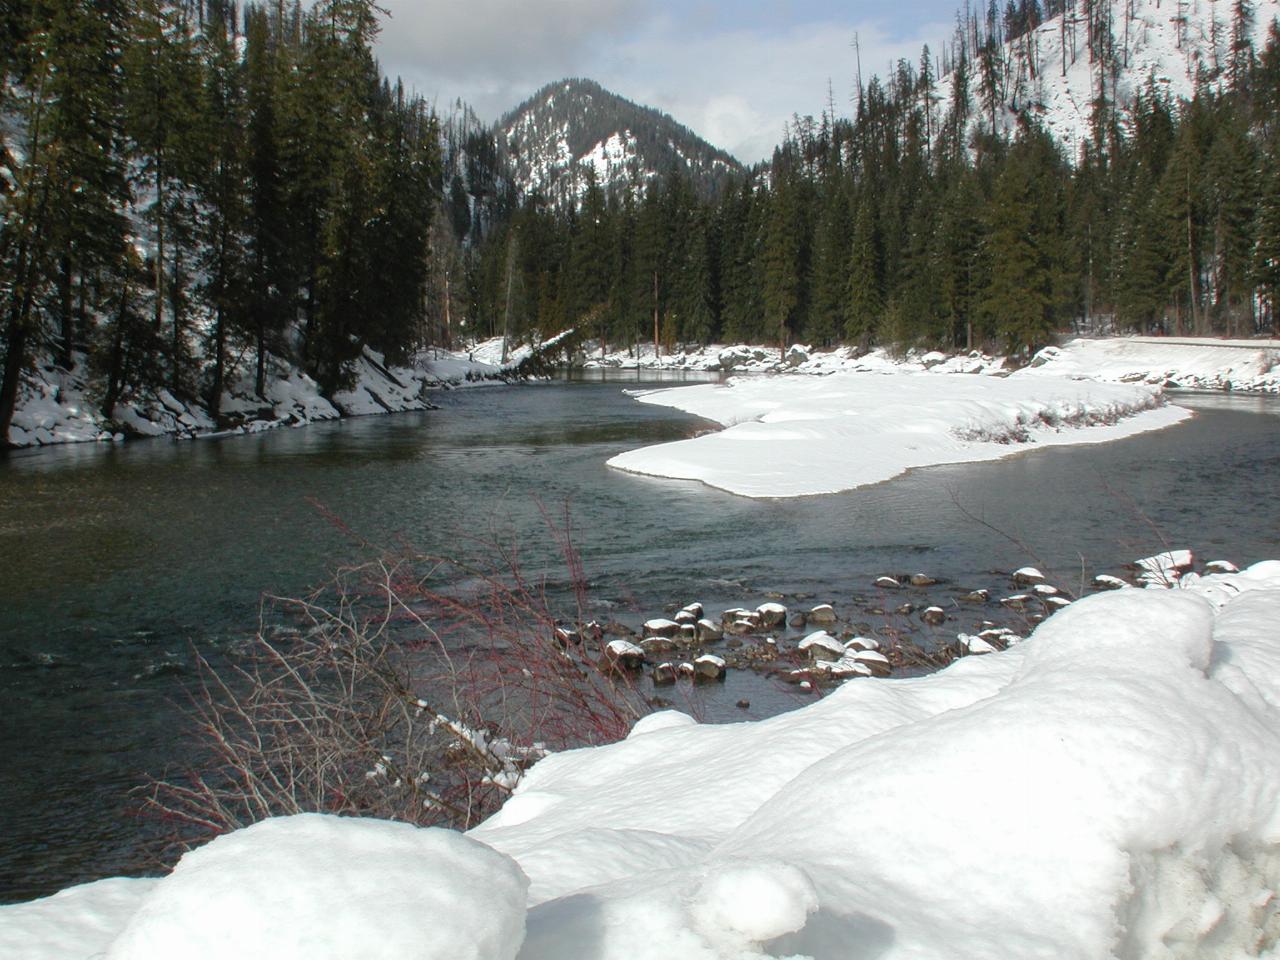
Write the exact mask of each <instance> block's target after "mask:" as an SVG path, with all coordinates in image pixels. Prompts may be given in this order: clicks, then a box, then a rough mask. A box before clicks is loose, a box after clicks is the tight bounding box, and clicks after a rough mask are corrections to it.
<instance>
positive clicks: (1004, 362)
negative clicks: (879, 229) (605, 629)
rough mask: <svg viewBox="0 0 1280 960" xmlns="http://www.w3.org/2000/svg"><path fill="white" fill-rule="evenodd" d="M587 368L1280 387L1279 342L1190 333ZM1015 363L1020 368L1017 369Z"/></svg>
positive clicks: (590, 360) (640, 352) (706, 351)
mask: <svg viewBox="0 0 1280 960" xmlns="http://www.w3.org/2000/svg"><path fill="white" fill-rule="evenodd" d="M580 362H581V364H582V366H583V367H585V368H587V369H635V368H640V369H652V370H698V371H709V372H719V373H800V374H813V375H817V376H825V375H829V374H833V373H845V372H850V373H924V372H930V373H939V374H946V373H970V374H986V375H989V376H996V377H1005V376H1010V375H1017V376H1022V375H1047V376H1060V377H1071V378H1077V379H1087V380H1101V381H1106V382H1115V383H1147V384H1152V385H1155V386H1163V387H1168V388H1170V389H1178V388H1183V389H1193V390H1222V391H1235V392H1243V393H1280V340H1214V339H1196V338H1190V337H1112V338H1106V339H1088V338H1074V339H1070V340H1067V341H1065V342H1064V343H1063V344H1062V345H1061V346H1053V347H1045V348H1044V349H1043V350H1041V351H1040V352H1039V353H1037V354H1036V355H1035V357H1033V358H1032V360H1031V362H1030V363H1028V364H1027V365H1026V366H1025V367H1024V368H1022V369H1016V368H1015V365H1014V364H1012V363H1011V362H1010V360H1009V358H1007V357H1001V356H993V355H990V354H984V353H981V352H979V351H972V352H970V353H957V354H946V353H942V352H940V351H936V350H935V351H923V350H908V351H906V352H905V353H896V352H894V351H890V350H887V349H885V348H883V347H877V348H876V349H874V350H871V351H869V352H861V351H858V350H857V349H855V348H853V347H837V348H835V349H831V350H822V349H815V348H813V347H809V346H805V345H803V344H797V345H794V346H791V347H789V348H788V349H787V350H786V351H781V350H779V348H777V347H751V346H723V345H711V346H706V347H695V348H689V349H684V350H676V351H673V352H668V353H660V354H655V353H654V351H653V347H652V345H650V344H641V345H639V347H638V348H637V350H636V351H635V352H634V353H633V352H631V351H627V350H620V351H614V352H611V353H607V354H605V355H604V356H601V355H600V354H599V353H598V352H596V351H587V352H586V353H584V354H583V356H582V357H581V358H580ZM1015 369H1016V373H1015Z"/></svg>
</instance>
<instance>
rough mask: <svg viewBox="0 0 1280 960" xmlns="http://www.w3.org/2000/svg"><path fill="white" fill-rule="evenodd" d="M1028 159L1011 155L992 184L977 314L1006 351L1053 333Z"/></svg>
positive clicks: (1041, 340) (1025, 346) (1028, 346)
mask: <svg viewBox="0 0 1280 960" xmlns="http://www.w3.org/2000/svg"><path fill="white" fill-rule="evenodd" d="M1033 173H1034V172H1033V170H1032V169H1031V165H1030V162H1029V159H1028V157H1027V155H1026V154H1025V153H1024V152H1016V153H1014V154H1013V155H1011V157H1010V159H1009V162H1008V163H1007V164H1006V165H1005V167H1004V170H1003V172H1002V173H1001V174H1000V176H999V178H998V179H997V181H996V184H995V194H994V195H993V197H992V202H991V207H990V210H989V212H988V215H987V235H986V243H985V245H984V248H983V255H984V257H985V259H986V261H987V264H986V271H987V276H988V277H989V281H988V284H987V287H986V290H985V291H984V295H983V297H982V298H981V303H980V309H981V312H982V313H983V314H984V315H985V317H986V319H987V322H988V323H989V325H990V328H991V330H992V331H993V332H995V333H996V334H997V335H998V336H999V337H1000V338H1001V339H1002V340H1003V341H1004V343H1005V346H1006V348H1007V349H1008V350H1010V351H1016V350H1021V349H1025V350H1027V351H1031V350H1033V349H1034V348H1035V347H1037V346H1039V345H1041V344H1043V343H1044V342H1045V341H1046V339H1047V337H1048V335H1049V332H1050V331H1051V329H1052V321H1051V315H1050V302H1051V287H1052V283H1051V278H1050V275H1049V270H1048V268H1047V265H1046V262H1045V255H1044V251H1043V249H1042V248H1041V245H1040V242H1039V238H1038V237H1037V236H1036V231H1035V219H1036V197H1035V187H1036V181H1035V177H1034V175H1033Z"/></svg>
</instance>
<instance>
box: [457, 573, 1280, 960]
mask: <svg viewBox="0 0 1280 960" xmlns="http://www.w3.org/2000/svg"><path fill="white" fill-rule="evenodd" d="M1277 625H1280V563H1268V564H1262V565H1259V566H1257V567H1254V568H1253V569H1251V570H1249V571H1246V572H1245V573H1244V574H1239V575H1225V576H1215V577H1209V578H1205V579H1203V580H1200V579H1194V578H1193V579H1192V580H1191V582H1190V583H1187V584H1184V586H1183V588H1181V589H1177V590H1128V591H1122V592H1117V593H1114V594H1100V595H1097V596H1094V597H1090V598H1088V599H1086V600H1084V601H1081V602H1079V603H1077V604H1075V605H1073V606H1072V607H1071V608H1069V609H1067V610H1066V611H1064V612H1062V613H1060V614H1058V615H1056V616H1055V617H1054V618H1052V619H1051V620H1049V621H1048V622H1047V623H1046V624H1044V625H1043V626H1041V627H1040V628H1039V629H1038V630H1037V631H1036V632H1035V634H1033V635H1032V637H1031V638H1030V639H1029V640H1028V641H1027V642H1026V643H1024V644H1022V645H1020V646H1018V647H1015V648H1013V649H1011V650H1009V651H1007V652H1004V653H993V654H989V655H987V656H985V657H982V658H966V659H964V660H961V661H959V662H958V663H957V664H955V665H954V666H952V667H951V668H949V669H947V670H945V671H943V672H941V673H939V674H937V675H934V676H932V677H928V678H924V679H916V680H894V681H870V680H864V681H859V682H857V683H854V684H850V685H847V686H845V687H843V688H841V689H840V690H838V691H837V692H836V693H834V694H833V695H831V696H830V697H828V698H827V699H825V700H823V701H820V702H819V703H817V704H814V705H812V706H810V707H806V708H804V709H802V710H798V711H796V712H794V713H791V714H786V715H783V716H781V717H776V718H774V719H773V720H769V721H762V722H757V723H744V724H737V725H733V726H720V727H674V728H671V729H661V728H659V729H656V730H653V731H651V732H649V733H647V734H646V735H645V736H643V737H637V738H632V739H629V740H627V741H624V742H623V743H620V744H616V745H613V746H609V747H603V748H596V749H590V750H582V751H577V752H574V753H566V754H561V755H558V756H554V757H550V758H548V759H546V760H544V761H542V762H541V763H539V764H538V765H537V766H536V767H534V769H533V770H532V771H531V772H530V774H529V776H528V778H527V779H526V781H525V782H524V783H523V784H522V785H521V787H520V788H519V789H518V790H517V792H516V795H515V797H514V798H513V799H512V801H511V802H510V803H509V804H508V809H506V810H504V811H502V812H500V813H499V814H498V815H497V816H495V817H494V818H492V819H491V820H490V821H489V822H487V823H486V824H484V825H482V826H481V827H480V828H479V829H477V830H475V831H473V833H472V835H473V836H476V837H478V838H481V839H483V840H485V841H486V842H488V843H490V844H492V845H493V846H495V847H497V848H498V849H501V850H506V851H507V852H509V853H511V854H512V855H513V856H515V857H516V858H517V859H518V860H520V861H521V863H522V865H523V866H524V868H525V870H526V872H528V873H529V875H530V879H531V881H532V887H531V910H530V914H529V936H528V940H527V942H526V945H525V949H524V950H523V951H522V953H521V957H522V960H537V958H544V957H545V958H552V957H554V958H557V960H574V958H592V960H613V958H619V960H622V958H628V960H632V958H649V957H652V958H659V957H680V958H708V960H710V958H719V957H735V958H736V957H746V956H786V955H797V956H806V957H813V958H817V960H836V958H845V957H864V956H865V957H871V956H874V957H878V958H883V960H893V958H906V957H912V958H933V957H936V958H940V960H941V958H948V960H962V958H970V957H972V958H984V960H986V958H991V957H1032V956H1039V957H1054V958H1080V960H1097V958H1102V957H1118V958H1122V960H1138V958H1157V957H1159V958H1173V957H1184V958H1190V957H1200V958H1212V957H1243V956H1263V955H1266V954H1267V952H1268V951H1273V950H1274V948H1275V946H1276V943H1277V938H1280V913H1278V908H1277V902H1276V894H1275V890H1276V882H1277V880H1280V751H1277V750H1276V749H1275V743H1276V742H1277V741H1276V738H1277V734H1280V632H1278V631H1277V629H1276V628H1277ZM521 808H523V809H524V810H526V811H529V810H533V809H536V813H534V814H533V815H531V816H523V817H511V816H510V813H514V812H515V811H516V810H517V809H521ZM509 811H510V812H509ZM517 820H518V821H519V822H515V821H517ZM642 832H643V835H644V836H645V838H646V839H645V842H644V844H643V845H641V844H639V843H637V841H636V839H635V838H636V837H637V835H638V834H641V833H642ZM587 837H590V846H592V847H594V848H595V849H594V855H593V856H586V857H584V854H585V852H586V849H587V848H584V845H583V844H584V839H585V838H587ZM663 839H665V841H666V843H667V844H668V845H669V846H670V847H671V848H672V852H671V853H670V854H669V861H668V863H666V864H665V865H664V866H663V867H661V868H659V869H655V868H654V863H653V858H652V857H651V856H644V855H643V851H646V850H652V849H653V848H654V847H656V846H658V844H659V843H660V841H661V840H663ZM708 843H710V844H711V845H712V846H711V849H710V852H709V853H705V854H704V853H702V852H701V851H703V850H705V849H706V846H707V844H708ZM568 850H573V851H574V852H575V853H576V855H577V856H576V857H570V856H568V855H558V851H568ZM582 859H586V860H589V861H590V862H591V863H592V865H593V866H592V867H591V868H589V869H584V868H582V867H580V866H579V865H578V864H579V863H580V862H581V861H582ZM605 861H608V862H611V863H612V864H613V866H614V867H615V869H614V871H613V872H614V873H615V874H616V876H615V877H614V879H612V881H605V880H604V878H603V877H602V871H601V870H600V869H599V868H598V864H599V863H601V862H605ZM765 890H768V891H769V892H768V893H767V894H765V893H763V891H765ZM810 891H812V894H813V895H815V896H816V903H814V902H813V901H810V900H809V899H808V898H809V896H810ZM763 904H768V906H767V907H765V906H762V905H763ZM712 905H713V906H712ZM815 907H816V909H814V908H815ZM710 918H714V919H710ZM786 927H792V928H796V929H794V931H793V932H791V933H789V934H787V935H785V936H783V937H782V938H781V939H773V938H774V937H775V936H777V935H778V933H779V931H782V930H784V929H785V928H786ZM766 941H767V942H766ZM1273 955H1274V954H1273Z"/></svg>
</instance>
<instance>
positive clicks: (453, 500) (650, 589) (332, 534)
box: [0, 381, 1280, 901]
mask: <svg viewBox="0 0 1280 960" xmlns="http://www.w3.org/2000/svg"><path fill="white" fill-rule="evenodd" d="M622 390H623V385H620V384H618V383H616V382H599V381H595V382H557V383H551V384H539V385H531V386H521V387H512V388H495V389H479V390H472V391H458V392H455V393H449V394H444V395H442V396H441V397H440V398H439V402H440V403H441V406H442V409H441V410H439V411H433V412H428V413H421V414H401V415H396V416H387V417H374V418H368V419H361V420H350V421H344V422H339V423H332V424H320V425H316V426H312V427H308V428H305V429H301V430H280V431H275V432H271V433H267V434H262V435H259V436H251V437H235V438H227V439H223V440H213V441H200V442H192V443H174V442H169V441H151V442H139V443H134V444H128V445H124V446H91V447H76V448H64V449H50V450H39V451H31V452H27V453H23V454H19V455H16V456H13V457H10V458H9V459H8V460H7V461H0V901H4V900H18V899H25V898H28V897H31V896H37V895H40V894H44V893H49V892H52V891H54V890H56V889H59V888H61V887H64V886H67V885H69V884H71V883H75V882H79V881H83V880H88V879H94V878H96V877H100V876H104V875H111V874H116V873H121V872H126V871H136V869H137V868H138V864H137V863H136V854H135V852H134V846H133V838H134V837H135V836H136V833H137V830H138V825H137V824H136V823H135V822H133V821H132V820H131V819H130V815H129V813H128V811H129V809H130V808H131V801H130V800H129V797H128V795H127V794H128V791H129V789H130V788H132V787H134V786H136V785H137V784H138V783H139V781H140V775H141V772H142V771H143V770H147V769H153V770H154V769H158V768H159V767H160V766H162V765H164V764H165V763H169V762H174V761H175V760H180V759H181V757H182V756H183V754H184V750H185V749H186V740H185V735H186V734H185V730H184V728H183V721H182V719H181V711H180V710H179V708H178V702H179V701H180V700H181V696H182V694H181V690H182V686H181V684H182V681H183V680H184V678H185V677H187V676H189V674H186V673H184V672H183V671H184V670H185V669H186V668H187V667H188V666H189V664H190V659H191V651H192V649H193V648H196V649H202V650H216V649H217V648H219V647H220V646H221V645H224V644H226V643H228V642H233V641H234V640H236V639H237V638H239V637H242V636H244V635H245V634H247V633H251V632H252V631H253V629H254V628H255V626H256V622H257V611H258V601H259V597H260V595H261V594H262V593H263V592H264V591H268V592H273V593H277V594H284V595H290V594H297V593H299V592H301V591H304V590H305V589H306V588H307V587H308V586H309V585H312V584H315V583H317V582H319V581H321V580H322V579H323V578H324V576H325V573H326V571H327V570H329V569H331V568H332V567H333V566H334V565H336V564H339V563H341V562H343V561H345V560H350V559H356V558H358V557H359V556H360V555H361V548H359V547H357V546H355V545H354V544H353V542H352V539H351V538H350V536H348V535H347V534H346V533H344V532H343V531H342V530H340V529H338V527H337V526H335V525H334V524H333V523H332V522H330V520H328V519H326V518H325V517H324V516H322V515H321V512H320V511H319V510H318V509H317V506H316V504H322V505H323V506H324V508H325V509H327V510H328V511H330V512H331V513H332V514H333V515H336V516H337V517H340V518H341V520H342V522H343V523H344V524H346V525H347V526H348V527H349V528H350V529H351V530H352V531H355V532H357V533H358V534H360V535H361V536H363V537H365V538H367V539H368V540H371V541H373V542H376V543H389V542H391V541H392V540H394V539H396V538H397V537H403V538H405V539H407V540H409V541H410V542H412V543H414V544H416V545H419V546H420V547H422V548H423V549H426V550H432V551H441V552H451V551H453V550H457V549H460V548H461V543H462V538H464V537H466V536H467V535H468V534H470V533H474V532H477V531H479V532H481V533H483V532H485V531H488V530H491V529H492V530H497V531H498V532H500V533H501V534H502V535H503V536H505V537H511V536H514V537H517V538H518V539H519V540H520V542H521V543H522V545H523V552H524V556H525V560H526V565H527V566H528V567H529V568H530V569H532V570H534V571H535V572H536V571H537V570H541V569H546V570H548V571H551V572H552V573H553V575H556V574H558V571H559V566H558V564H557V563H556V552H555V550H554V548H553V547H552V545H551V544H550V543H549V538H548V537H547V536H546V533H545V527H544V526H543V520H542V517H541V512H540V508H539V503H541V504H543V505H545V506H546V507H548V508H549V509H551V510H552V511H562V510H563V509H564V507H565V505H566V504H567V505H568V508H569V511H570V513H571V516H572V518H573V524H574V527H575V529H576V538H575V539H576V542H577V544H578V545H579V547H580V548H581V551H582V554H583V559H584V562H585V566H586V569H587V573H588V576H589V578H590V581H591V585H592V593H593V596H594V597H595V598H596V599H597V600H598V601H599V602H600V604H601V608H602V610H607V611H608V612H610V613H611V615H614V616H617V617H619V618H620V619H630V620H632V621H633V622H638V621H639V620H640V619H643V618H644V617H647V616H653V615H656V614H659V613H661V611H662V609H663V607H664V606H665V605H666V604H668V603H671V602H678V603H681V604H683V603H685V602H687V601H690V600H694V599H698V600H702V601H703V602H704V603H706V604H707V605H708V607H711V608H715V607H717V606H720V607H723V606H730V605H739V604H742V605H746V604H751V605H754V604H756V603H759V602H760V601H761V600H763V599H764V594H765V593H766V592H768V591H775V590H776V591H783V592H787V593H795V592H805V593H808V594H813V595H815V596H816V597H819V598H822V599H828V600H833V601H836V602H837V603H839V602H840V601H842V600H843V601H845V602H846V603H848V602H851V599H852V597H853V596H854V595H855V594H861V595H867V594H868V593H870V589H869V584H870V582H871V580H872V579H874V577H875V576H877V575H879V574H882V573H886V572H889V573H904V572H905V573H910V572H914V571H917V570H919V571H925V572H928V573H930V574H932V575H934V576H939V577H944V578H948V579H950V580H952V581H955V582H956V583H957V584H964V585H966V586H992V587H994V588H995V589H997V590H998V589H1001V588H1002V586H1003V583H1004V581H1003V580H1002V578H1001V577H1000V576H998V575H996V574H993V573H991V572H990V571H992V570H1008V569H1011V568H1013V567H1016V566H1019V565H1021V564H1023V563H1027V562H1032V561H1034V562H1037V563H1038V564H1042V565H1044V566H1046V567H1049V568H1051V569H1052V570H1053V571H1054V572H1056V573H1057V575H1058V576H1059V578H1060V579H1062V580H1071V579H1073V578H1077V579H1078V577H1079V574H1080V570H1081V567H1082V563H1083V566H1084V567H1085V568H1087V570H1088V571H1089V573H1093V572H1095V571H1114V570H1116V569H1117V568H1118V566H1119V565H1120V564H1121V563H1123V562H1125V561H1128V560H1132V559H1134V558H1136V557H1140V556H1145V555H1147V554H1150V553H1153V552H1156V551H1159V550H1161V549H1164V547H1165V545H1166V543H1165V541H1167V543H1168V545H1171V546H1190V547H1193V548H1196V549H1197V551H1198V553H1200V554H1201V555H1204V556H1208V555H1213V556H1223V557H1226V558H1229V559H1233V560H1235V561H1236V562H1239V563H1242V564H1243V563H1248V562H1252V561H1255V560H1259V559H1263V558H1270V557H1280V498H1277V497H1276V496H1275V495H1274V487H1275V485H1276V484H1277V482H1278V481H1280V429H1277V427H1280V420H1278V419H1277V416H1276V414H1277V413H1280V403H1277V402H1276V401H1274V400H1262V399H1247V398H1245V399H1241V398H1224V397H1186V398H1183V402H1185V403H1187V404H1189V405H1192V406H1194V407H1195V408H1196V410H1197V412H1198V415H1197V416H1196V418H1195V419H1193V420H1191V421H1189V422H1187V423H1185V424H1182V425H1179V426H1177V427H1174V428H1172V429H1169V430H1166V431H1162V432H1159V433H1154V434H1147V435H1144V436H1140V437H1136V438H1133V439H1130V440H1125V441H1120V442H1118V443H1113V444H1104V445H1100V446H1082V447H1059V448H1054V449H1050V450H1044V451H1038V452H1032V453H1029V454H1025V455H1021V456H1018V457H1014V458H1011V459H1009V460H1005V461H1002V462H999V463H989V464H975V465H957V466H948V467H939V468H933V469H929V470H922V471H917V472H915V473H913V474H910V475H908V476H905V477H901V478H899V479H897V480H894V481H891V482H889V483H885V484H881V485H879V486H876V487H871V488H867V489H864V490H859V491H853V492H850V493H847V494H840V495H835V496H828V497H817V498H809V499H803V500H791V501H751V500H745V499H741V498H736V497H732V496H729V495H727V494H724V493H721V492H718V491H715V490H710V489H707V488H704V487H702V486H699V485H696V484H691V483H681V482H666V481H659V480H653V479H646V478H640V477H635V476H630V475H626V474H621V473H617V472H614V471H612V470H609V469H608V468H606V467H605V465H604V463H605V461H606V460H607V459H608V458H609V457H610V456H612V455H613V454H614V453H617V452H619V451H621V450H625V449H630V448H633V447H636V446H640V445H642V444H647V443H654V442H660V441H664V440H670V439H677V438H680V437H684V436H688V435H690V434H692V433H694V432H697V431H699V430H702V429H705V428H706V424H704V423H701V422H699V421H696V420H694V419H693V418H690V417H687V416H685V415H683V414H679V413H676V412H673V411H668V410H664V409H661V408H657V407H652V406H648V405H643V404H638V403H635V402H634V401H632V400H630V399H628V398H627V397H626V396H625V395H624V394H623V392H622ZM761 455H762V456H767V455H768V452H767V451H762V454H761ZM957 503H958V504H960V505H961V506H963V507H964V508H965V509H964V510H962V509H960V508H959V507H957ZM966 511H968V512H969V513H972V514H978V515H981V516H983V517H985V518H986V519H987V520H988V521H990V522H991V524H992V525H993V526H995V527H998V528H999V530H1000V531H1003V533H1006V534H1009V535H1011V536H1013V537H1016V538H1017V539H1018V540H1019V541H1020V542H1021V545H1016V544H1014V543H1011V542H1010V541H1009V539H1007V538H1006V537H1005V536H1003V535H1002V534H1001V533H999V532H996V531H994V530H992V529H990V528H989V527H987V526H984V525H982V524H980V523H977V522H975V521H974V520H973V519H971V518H969V517H967V516H966V515H965V512H966ZM751 683H754V684H756V685H757V686H756V687H753V688H752V691H751V699H752V703H753V711H752V712H753V714H754V715H760V714H763V713H767V712H776V711H777V710H780V709H785V708H786V707H787V706H790V705H792V704H794V703H795V702H796V701H795V699H794V697H793V696H792V694H791V693H790V691H789V690H786V691H784V690H771V689H767V688H765V689H761V688H760V686H759V685H760V684H763V683H764V681H761V680H759V679H756V678H752V677H743V678H740V679H738V680H735V681H734V682H733V683H731V684H730V685H729V687H728V688H727V689H726V690H725V691H724V693H723V695H722V696H721V698H720V700H719V701H713V702H711V703H709V704H707V705H706V713H707V716H708V717H709V718H711V719H730V718H737V717H739V716H741V714H740V713H739V712H736V711H735V710H734V709H733V707H732V701H733V700H735V699H736V697H737V695H738V693H739V689H740V688H739V686H737V685H739V684H751ZM721 701H723V702H721Z"/></svg>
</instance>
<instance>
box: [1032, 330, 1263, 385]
mask: <svg viewBox="0 0 1280 960" xmlns="http://www.w3.org/2000/svg"><path fill="white" fill-rule="evenodd" d="M1015 376H1016V377H1037V376H1050V377H1077V378H1088V379H1090V380H1109V381H1114V382H1122V383H1136V382H1142V383H1154V384H1160V385H1164V386H1171V387H1186V388H1189V389H1196V390H1241V391H1254V392H1266V393H1280V340H1201V339H1192V338H1189V337H1126V338H1119V339H1107V340H1085V339H1081V340H1072V341H1070V342H1069V343H1067V344H1065V345H1063V346H1061V347H1046V348H1045V349H1043V350H1041V351H1040V352H1039V353H1038V354H1036V356H1035V358H1034V359H1033V360H1032V362H1031V364H1030V366H1028V367H1027V368H1026V369H1025V370H1020V371H1019V372H1018V373H1017V374H1015Z"/></svg>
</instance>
